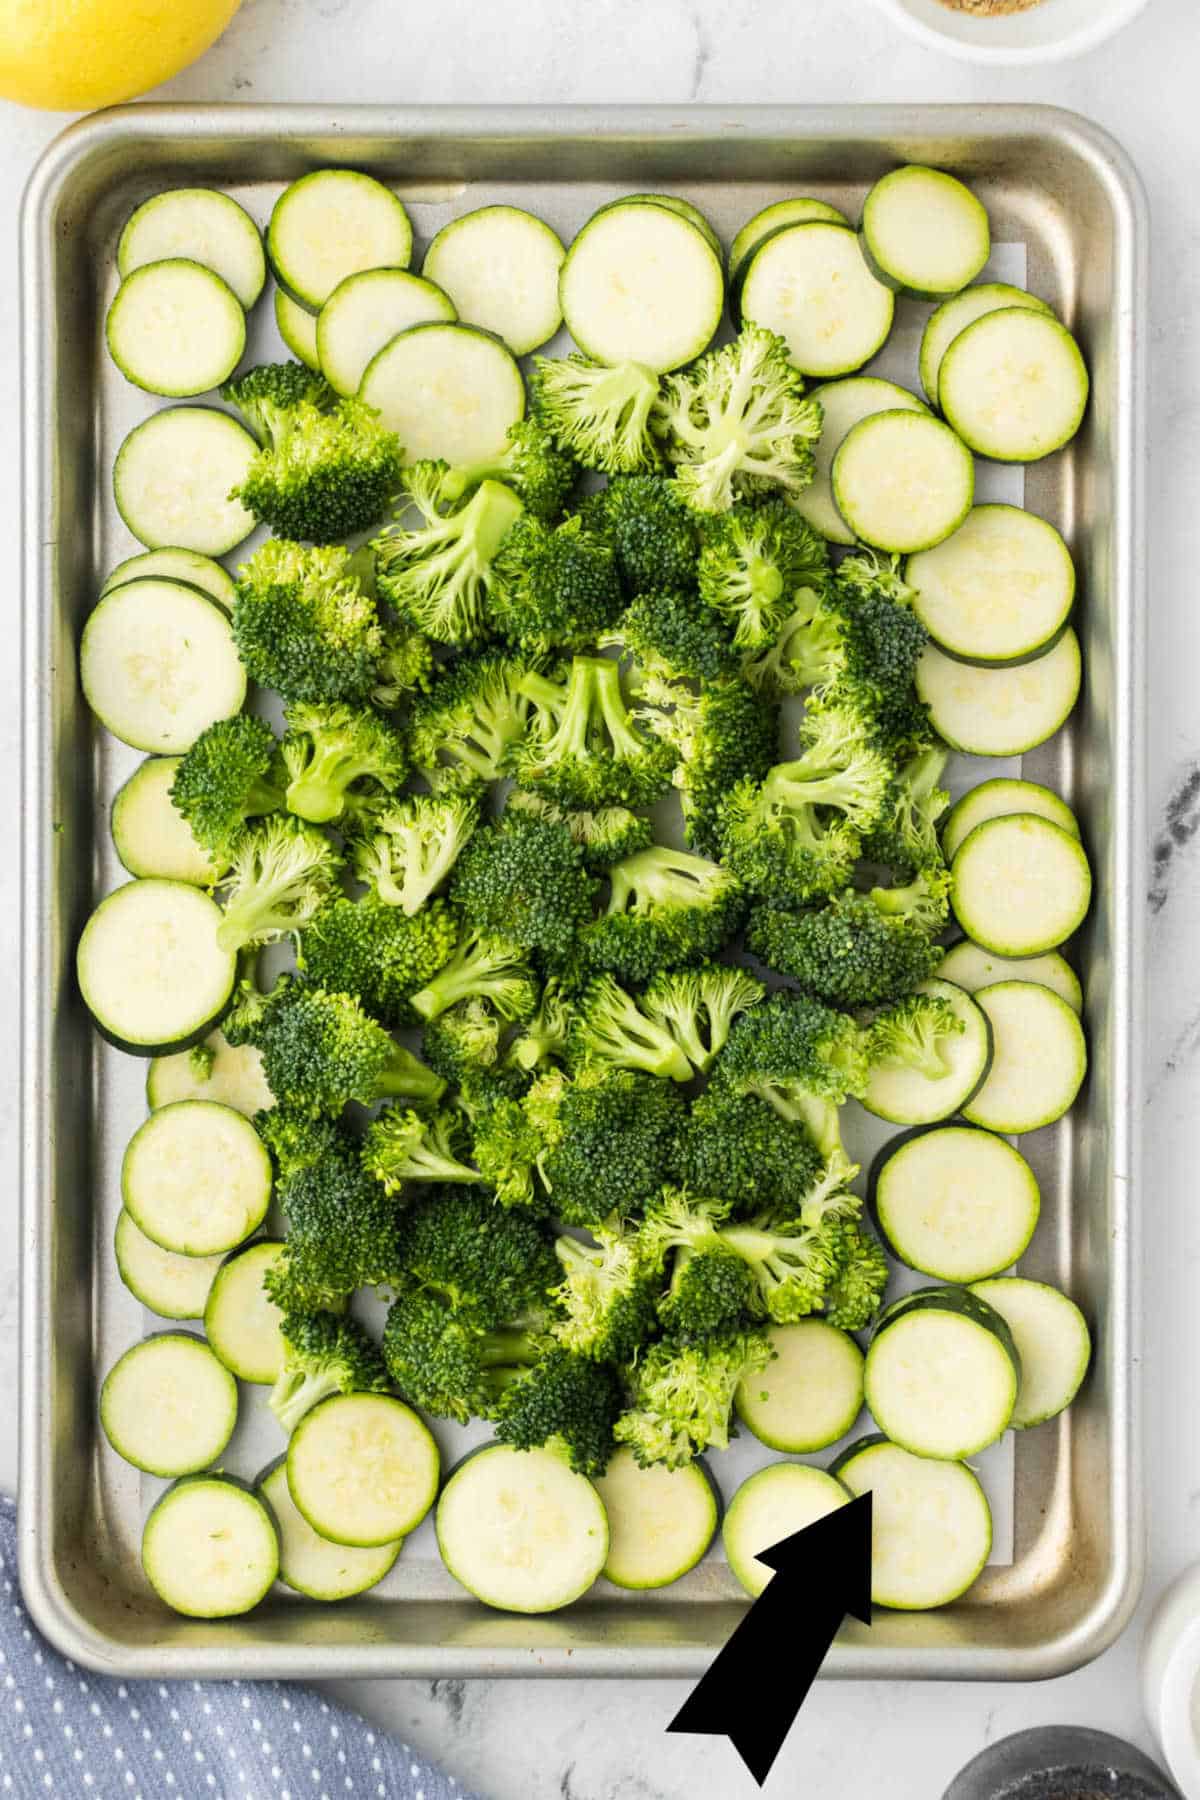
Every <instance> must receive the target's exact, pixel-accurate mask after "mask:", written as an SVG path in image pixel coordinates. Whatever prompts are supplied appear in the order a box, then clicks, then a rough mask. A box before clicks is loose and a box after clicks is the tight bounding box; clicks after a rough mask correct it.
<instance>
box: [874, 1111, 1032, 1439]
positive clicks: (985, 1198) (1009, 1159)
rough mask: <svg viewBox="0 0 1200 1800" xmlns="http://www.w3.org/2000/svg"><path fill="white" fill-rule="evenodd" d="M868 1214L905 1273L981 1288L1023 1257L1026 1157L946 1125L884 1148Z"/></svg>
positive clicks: (969, 1128)
mask: <svg viewBox="0 0 1200 1800" xmlns="http://www.w3.org/2000/svg"><path fill="white" fill-rule="evenodd" d="M871 1211H872V1214H873V1216H874V1219H875V1222H876V1224H877V1225H878V1227H879V1231H880V1234H881V1235H882V1237H883V1238H884V1240H885V1242H886V1243H887V1245H888V1247H889V1249H890V1250H891V1251H892V1253H893V1255H894V1256H896V1257H897V1258H898V1259H899V1260H900V1261H901V1262H903V1263H907V1264H908V1266H909V1268H910V1269H916V1270H918V1271H919V1272H920V1273H921V1274H922V1275H934V1276H936V1277H937V1278H938V1279H939V1280H940V1281H958V1282H970V1281H982V1280H984V1279H985V1278H986V1277H987V1276H989V1275H998V1274H999V1273H1000V1271H1001V1270H1002V1269H1007V1268H1008V1267H1009V1266H1010V1265H1011V1264H1012V1263H1015V1262H1016V1260H1017V1258H1018V1257H1019V1256H1020V1255H1021V1254H1022V1252H1023V1251H1024V1250H1025V1248H1026V1246H1027V1245H1028V1243H1029V1240H1030V1238H1031V1237H1032V1236H1033V1234H1034V1231H1035V1230H1036V1229H1037V1222H1038V1215H1039V1213H1040V1211H1041V1193H1040V1191H1039V1188H1038V1184H1037V1178H1036V1176H1035V1175H1034V1173H1033V1170H1032V1169H1031V1168H1030V1166H1029V1164H1028V1163H1027V1162H1026V1161H1025V1158H1024V1157H1023V1156H1022V1155H1021V1153H1020V1151H1019V1150H1014V1148H1013V1146H1012V1145H1011V1144H1008V1143H1005V1141H1004V1139H1003V1138H1000V1137H993V1135H992V1133H991V1132H990V1131H980V1130H977V1129H976V1127H974V1126H973V1125H946V1126H942V1127H941V1128H940V1129H938V1130H934V1131H918V1132H913V1133H912V1134H911V1135H909V1136H906V1137H901V1138H897V1139H895V1140H894V1141H893V1142H892V1143H890V1144H885V1146H884V1148H883V1149H882V1150H881V1151H880V1153H879V1156H878V1157H877V1158H876V1161H875V1165H874V1167H873V1168H872V1170H871ZM876 1416H877V1417H878V1415H876ZM880 1423H882V1421H880Z"/></svg>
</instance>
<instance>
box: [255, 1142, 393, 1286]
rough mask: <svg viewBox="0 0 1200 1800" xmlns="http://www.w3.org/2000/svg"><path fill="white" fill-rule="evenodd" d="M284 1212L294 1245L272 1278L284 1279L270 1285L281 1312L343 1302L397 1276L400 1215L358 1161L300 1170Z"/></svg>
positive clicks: (332, 1159) (336, 1159)
mask: <svg viewBox="0 0 1200 1800" xmlns="http://www.w3.org/2000/svg"><path fill="white" fill-rule="evenodd" d="M283 1211H284V1217H285V1219H286V1221H287V1242H286V1244H285V1246H284V1254H283V1255H282V1256H281V1257H280V1259H279V1261H278V1262H277V1263H276V1265H275V1268H274V1269H273V1270H271V1271H270V1275H271V1276H272V1277H273V1276H275V1274H276V1271H278V1272H279V1274H278V1279H277V1280H275V1281H267V1282H266V1284H265V1285H266V1286H267V1288H268V1292H270V1293H271V1295H272V1297H273V1298H274V1299H275V1300H276V1303H277V1304H281V1303H282V1304H284V1305H285V1306H286V1307H288V1308H290V1307H292V1306H293V1304H299V1302H298V1300H297V1296H299V1295H302V1294H321V1293H323V1294H325V1295H326V1296H329V1295H342V1296H344V1295H346V1294H350V1293H352V1292H353V1291H354V1289H355V1288H360V1287H370V1286H374V1285H375V1284H377V1283H378V1282H381V1281H386V1280H387V1279H388V1278H389V1277H390V1276H391V1275H392V1274H394V1272H395V1270H396V1267H397V1257H398V1254H399V1235H398V1230H397V1226H398V1221H399V1217H400V1215H399V1213H398V1211H397V1208H396V1203H395V1201H394V1200H390V1199H389V1198H388V1196H387V1194H386V1193H385V1192H384V1190H383V1189H382V1188H381V1187H380V1185H379V1183H378V1182H377V1181H372V1180H371V1178H370V1176H369V1175H368V1174H367V1173H366V1171H365V1170H364V1169H363V1167H362V1165H361V1164H360V1162H359V1160H358V1158H357V1156H354V1155H350V1154H347V1153H345V1152H343V1151H339V1152H337V1153H334V1154H331V1155H328V1156H325V1157H323V1158H322V1159H321V1161H320V1162H318V1163H313V1164H311V1165H310V1166H309V1167H308V1168H304V1169H300V1170H298V1171H297V1172H296V1173H295V1174H294V1175H293V1177H292V1179H291V1181H290V1182H289V1183H288V1185H287V1187H286V1189H285V1190H284V1194H283ZM318 1304H319V1305H322V1306H323V1307H324V1306H327V1304H328V1302H327V1301H326V1302H318ZM300 1310H303V1311H308V1310H312V1308H311V1307H308V1306H303V1305H301V1306H300Z"/></svg>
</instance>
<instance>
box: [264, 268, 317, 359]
mask: <svg viewBox="0 0 1200 1800" xmlns="http://www.w3.org/2000/svg"><path fill="white" fill-rule="evenodd" d="M318 317H319V315H318V314H315V313H310V312H309V311H308V309H307V307H304V306H300V305H298V303H297V302H296V301H295V300H293V299H292V296H291V295H290V294H289V293H288V292H287V290H286V288H281V287H277V288H276V289H275V329H276V330H277V331H278V333H279V335H280V337H281V338H282V339H283V341H284V344H285V345H286V347H287V348H288V349H289V350H290V351H291V353H292V355H293V356H294V357H296V358H297V359H298V360H299V361H300V362H302V363H303V364H304V365H305V367H306V368H309V369H319V368H320V367H321V358H320V356H319V355H318V354H317V318H318Z"/></svg>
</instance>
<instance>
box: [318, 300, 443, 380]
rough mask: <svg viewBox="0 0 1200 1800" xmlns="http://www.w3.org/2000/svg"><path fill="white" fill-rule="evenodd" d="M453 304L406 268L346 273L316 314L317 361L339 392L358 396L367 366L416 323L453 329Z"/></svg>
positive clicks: (325, 375) (322, 371)
mask: <svg viewBox="0 0 1200 1800" xmlns="http://www.w3.org/2000/svg"><path fill="white" fill-rule="evenodd" d="M457 318H458V314H457V313H456V312H455V310H454V303H453V301H452V300H450V299H449V298H448V296H447V295H445V294H444V293H443V292H442V290H441V288H439V287H435V286H434V284H433V282H432V281H426V280H424V279H423V278H422V277H421V276H420V275H411V274H410V273H409V271H408V270H407V269H363V270H361V271H360V273H359V274H357V275H347V277H346V279H345V281H343V282H341V283H340V284H339V285H338V286H337V287H335V288H334V290H333V292H332V294H330V296H329V298H328V300H327V301H326V302H325V304H324V306H323V307H322V308H321V310H320V312H319V313H318V314H317V327H316V344H317V360H318V363H319V365H320V369H321V373H322V375H324V377H325V379H326V381H327V382H328V383H329V385H330V387H331V388H334V389H336V391H337V392H338V393H339V394H357V392H358V390H359V387H360V386H361V384H362V378H363V375H364V374H365V372H366V368H367V364H368V363H369V362H371V361H372V360H373V359H374V358H375V357H376V356H378V354H379V352H380V351H381V350H382V349H383V347H384V345H385V344H390V343H391V341H392V339H393V338H394V337H398V336H399V335H400V333H401V332H402V331H407V330H408V329H409V327H410V326H412V325H433V324H438V323H441V324H449V325H453V324H454V322H455V320H456V319H457Z"/></svg>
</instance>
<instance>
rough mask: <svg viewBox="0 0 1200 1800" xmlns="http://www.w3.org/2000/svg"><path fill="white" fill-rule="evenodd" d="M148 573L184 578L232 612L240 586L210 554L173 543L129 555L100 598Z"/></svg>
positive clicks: (107, 582)
mask: <svg viewBox="0 0 1200 1800" xmlns="http://www.w3.org/2000/svg"><path fill="white" fill-rule="evenodd" d="M147 575H161V576H163V577H164V578H165V579H166V580H167V581H181V582H182V583H183V584H184V586H185V587H194V588H199V589H200V591H201V593H204V594H207V595H208V597H209V599H210V600H215V601H216V602H217V605H218V606H223V607H224V608H225V611H226V612H232V611H233V602H234V600H235V598H236V596H237V588H236V586H235V584H234V579H233V576H232V575H231V574H230V573H229V571H228V570H227V569H223V568H222V567H221V565H220V563H219V562H214V561H213V559H212V557H211V556H201V555H200V553H199V552H198V551H196V550H180V549H178V548H177V547H176V546H175V545H173V544H172V545H168V546H167V548H166V549H165V550H143V551H141V552H140V553H139V554H138V555H137V556H127V557H126V558H125V561H124V562H121V563H118V564H117V566H116V568H115V569H114V570H113V571H112V573H111V574H110V575H109V576H108V578H107V580H106V581H105V583H104V586H103V587H102V588H101V589H100V598H101V600H103V598H104V596H105V594H111V592H112V590H113V589H114V588H119V587H124V586H125V585H126V583H127V582H130V581H141V580H142V579H143V577H144V576H147Z"/></svg>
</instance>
